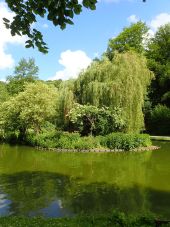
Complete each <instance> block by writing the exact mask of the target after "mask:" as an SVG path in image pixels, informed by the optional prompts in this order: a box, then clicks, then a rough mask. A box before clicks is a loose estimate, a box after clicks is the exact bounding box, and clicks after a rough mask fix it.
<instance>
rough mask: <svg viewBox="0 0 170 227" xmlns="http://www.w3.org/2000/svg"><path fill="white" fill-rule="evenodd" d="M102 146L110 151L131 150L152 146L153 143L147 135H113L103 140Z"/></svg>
mask: <svg viewBox="0 0 170 227" xmlns="http://www.w3.org/2000/svg"><path fill="white" fill-rule="evenodd" d="M101 144H102V145H103V146H106V147H108V148H110V149H122V150H131V149H135V148H138V147H147V146H150V145H151V141H150V138H149V135H147V134H123V133H111V134H109V135H107V136H105V137H104V138H103V139H101Z"/></svg>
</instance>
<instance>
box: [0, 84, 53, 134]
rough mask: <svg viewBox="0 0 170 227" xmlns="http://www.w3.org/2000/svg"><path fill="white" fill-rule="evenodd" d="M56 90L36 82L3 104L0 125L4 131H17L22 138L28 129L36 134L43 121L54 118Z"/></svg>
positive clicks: (0, 109) (0, 112)
mask: <svg viewBox="0 0 170 227" xmlns="http://www.w3.org/2000/svg"><path fill="white" fill-rule="evenodd" d="M56 95H57V93H56V89H55V88H54V87H49V86H48V85H46V84H43V83H41V82H37V83H34V84H27V85H26V87H25V90H24V91H23V92H20V93H19V94H18V95H16V96H14V97H12V98H10V99H9V100H8V101H6V102H4V103H3V104H2V105H1V108H0V119H1V121H0V125H1V127H3V128H4V130H5V131H19V135H20V136H22V137H24V136H25V134H26V131H27V130H28V129H29V128H32V129H33V130H34V133H35V134H37V133H39V132H40V130H41V126H42V125H43V124H44V122H45V121H50V120H52V117H54V116H55V113H56V111H55V105H56V101H55V97H56Z"/></svg>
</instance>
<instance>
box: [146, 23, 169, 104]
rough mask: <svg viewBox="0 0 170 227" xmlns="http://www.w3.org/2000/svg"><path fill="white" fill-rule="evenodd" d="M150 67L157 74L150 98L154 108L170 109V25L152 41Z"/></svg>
mask: <svg viewBox="0 0 170 227" xmlns="http://www.w3.org/2000/svg"><path fill="white" fill-rule="evenodd" d="M146 56H147V58H148V66H149V68H150V70H152V71H153V72H154V74H155V80H153V81H152V83H151V87H150V92H149V96H150V99H151V102H152V104H153V106H155V105H157V104H159V103H162V104H166V105H167V106H168V107H170V23H168V24H166V25H164V26H161V27H160V28H159V29H158V31H157V32H156V34H155V36H154V37H153V38H152V39H151V41H150V43H149V45H148V49H147V52H146Z"/></svg>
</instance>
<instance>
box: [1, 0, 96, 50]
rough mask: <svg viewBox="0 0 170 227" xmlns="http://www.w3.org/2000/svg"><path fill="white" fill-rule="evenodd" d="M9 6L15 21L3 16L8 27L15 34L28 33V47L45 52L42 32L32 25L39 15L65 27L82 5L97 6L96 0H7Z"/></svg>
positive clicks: (91, 7) (92, 8)
mask: <svg viewBox="0 0 170 227" xmlns="http://www.w3.org/2000/svg"><path fill="white" fill-rule="evenodd" d="M6 3H7V4H8V7H9V8H10V10H11V11H13V12H14V13H15V16H14V17H13V21H9V20H8V18H3V20H4V23H5V25H6V28H8V29H10V30H11V34H12V35H13V36H14V35H27V36H28V40H27V41H26V46H25V47H26V48H30V47H33V48H34V47H35V46H36V47H37V48H38V50H39V51H41V52H43V53H47V52H48V48H47V45H46V43H45V42H44V41H43V36H42V34H41V32H39V31H38V30H37V29H35V28H33V29H31V25H32V24H33V23H35V22H36V21H37V18H36V17H37V16H40V17H45V16H46V17H47V19H48V20H49V21H52V23H53V24H54V26H60V28H61V29H64V28H65V27H66V25H67V24H73V20H72V19H73V17H74V15H75V14H80V13H81V11H82V6H84V7H86V8H88V9H91V10H94V9H95V8H96V3H97V1H96V0H83V1H82V2H81V3H80V2H78V1H74V0H69V1H65V0H64V1H63V0H59V1H55V0H50V1H43V0H39V1H31V0H27V1H21V0H19V1H16V0H15V1H14V0H6Z"/></svg>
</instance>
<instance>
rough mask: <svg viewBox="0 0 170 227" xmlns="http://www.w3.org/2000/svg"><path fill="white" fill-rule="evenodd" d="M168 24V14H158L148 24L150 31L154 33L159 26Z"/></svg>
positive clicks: (169, 17) (169, 16)
mask: <svg viewBox="0 0 170 227" xmlns="http://www.w3.org/2000/svg"><path fill="white" fill-rule="evenodd" d="M169 22H170V14H168V13H160V14H158V15H157V16H156V17H155V18H154V19H152V20H151V21H150V22H149V25H150V27H151V29H152V30H153V31H154V32H155V31H156V30H157V29H158V28H159V27H160V26H162V25H164V24H167V23H169Z"/></svg>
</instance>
